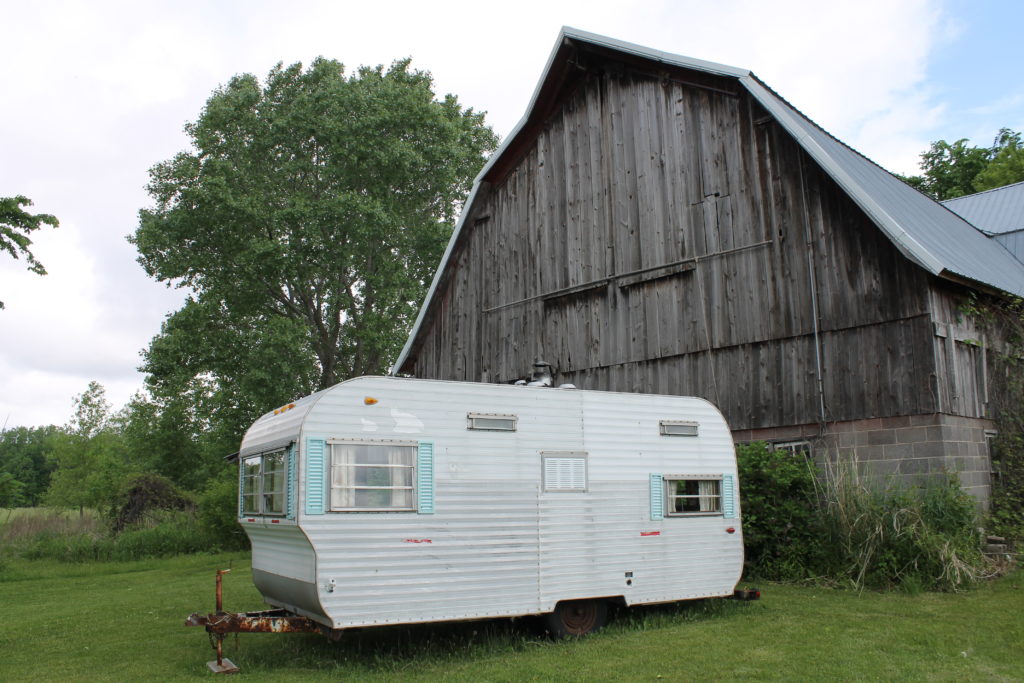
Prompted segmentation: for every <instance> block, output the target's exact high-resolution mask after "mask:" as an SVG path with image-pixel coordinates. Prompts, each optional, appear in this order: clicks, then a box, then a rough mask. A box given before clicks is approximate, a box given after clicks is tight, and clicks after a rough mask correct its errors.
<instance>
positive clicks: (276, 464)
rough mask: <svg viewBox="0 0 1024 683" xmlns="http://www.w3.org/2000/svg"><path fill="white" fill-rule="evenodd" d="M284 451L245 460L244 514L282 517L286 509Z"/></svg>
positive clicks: (243, 473)
mask: <svg viewBox="0 0 1024 683" xmlns="http://www.w3.org/2000/svg"><path fill="white" fill-rule="evenodd" d="M284 463H285V458H284V451H274V452H273V453H264V454H262V455H256V456H253V457H251V458H246V459H245V460H243V461H242V512H243V513H245V514H249V515H283V514H284V507H285V464H284Z"/></svg>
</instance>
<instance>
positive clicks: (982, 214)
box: [942, 182, 1024, 233]
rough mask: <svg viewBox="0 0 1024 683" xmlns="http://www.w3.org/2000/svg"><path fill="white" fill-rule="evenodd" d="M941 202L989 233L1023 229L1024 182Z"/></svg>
mask: <svg viewBox="0 0 1024 683" xmlns="http://www.w3.org/2000/svg"><path fill="white" fill-rule="evenodd" d="M942 204H943V205H944V206H945V207H946V208H947V209H949V210H950V211H954V212H955V213H957V214H959V215H960V216H962V217H963V218H964V219H966V220H967V221H969V222H970V223H971V225H973V226H974V227H976V228H979V229H981V230H984V231H985V232H988V233H1003V232H1012V231H1014V230H1024V182H1020V183H1014V184H1013V185H1007V186H1005V187H997V188H995V189H994V190H985V191H984V192H978V193H977V194H969V195H967V196H966V197H957V198H956V199H947V200H946V201H944V202H942Z"/></svg>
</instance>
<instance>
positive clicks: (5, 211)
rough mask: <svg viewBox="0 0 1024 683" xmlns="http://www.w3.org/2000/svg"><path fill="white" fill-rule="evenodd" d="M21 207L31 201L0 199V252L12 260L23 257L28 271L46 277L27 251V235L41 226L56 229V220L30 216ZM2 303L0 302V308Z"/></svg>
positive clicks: (41, 214)
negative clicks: (6, 254)
mask: <svg viewBox="0 0 1024 683" xmlns="http://www.w3.org/2000/svg"><path fill="white" fill-rule="evenodd" d="M23 206H32V200H31V199H29V198H28V197H25V196H23V195H17V196H15V197H0V251H6V252H7V253H8V254H10V255H11V256H13V257H14V258H19V257H20V256H24V257H25V261H26V262H28V269H29V270H30V271H32V272H33V273H38V274H39V275H46V269H45V268H44V267H43V264H42V263H40V262H39V261H37V260H36V257H35V256H33V255H32V252H31V251H29V247H30V246H32V240H31V239H30V238H29V235H30V234H32V233H33V232H35V231H36V230H38V229H39V228H40V227H42V226H43V225H51V226H53V227H57V225H58V222H57V219H56V218H55V217H53V216H51V215H50V214H48V213H37V214H31V213H29V212H28V211H25V209H23V208H22V207H23ZM3 307H4V302H2V301H0V308H3Z"/></svg>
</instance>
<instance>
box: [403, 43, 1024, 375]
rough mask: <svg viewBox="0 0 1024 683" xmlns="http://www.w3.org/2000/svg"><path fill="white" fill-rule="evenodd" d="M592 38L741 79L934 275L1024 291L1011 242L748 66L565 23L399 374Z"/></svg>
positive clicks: (1022, 269)
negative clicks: (469, 237) (918, 186)
mask: <svg viewBox="0 0 1024 683" xmlns="http://www.w3.org/2000/svg"><path fill="white" fill-rule="evenodd" d="M574 44H575V45H578V44H588V45H592V46H597V47H601V48H605V49H607V50H611V51H613V52H618V53H622V54H623V55H630V56H632V57H634V58H637V57H638V58H640V59H642V60H647V61H650V62H653V63H662V64H667V65H671V66H675V67H681V68H684V69H691V70H694V71H698V72H703V73H708V74H713V75H718V76H726V77H733V78H736V79H737V80H738V81H739V82H740V83H741V84H742V85H743V87H745V88H746V89H747V90H748V91H749V92H750V93H751V95H753V97H754V98H755V99H757V101H758V102H760V103H761V105H762V106H764V107H765V109H767V110H768V112H769V113H770V114H772V116H774V117H775V119H776V120H777V121H778V122H779V124H780V125H781V126H782V127H783V128H784V129H785V130H786V131H787V132H788V133H789V134H790V135H792V136H793V137H794V139H795V140H796V141H797V142H798V143H799V144H800V146H801V147H802V148H803V149H804V150H805V151H806V152H807V153H808V154H809V155H810V156H811V158H812V159H814V160H815V162H817V163H818V164H819V165H820V166H821V168H822V169H823V170H824V171H825V172H826V173H828V174H829V175H830V176H831V177H832V178H833V179H834V180H835V181H836V183H838V184H839V186H840V187H841V188H842V189H843V190H844V191H845V192H846V193H847V194H848V195H849V196H850V197H851V198H852V199H853V201H854V202H856V203H857V205H858V206H860V208H861V209H862V210H863V211H864V212H865V213H866V214H867V215H868V216H869V217H870V218H871V220H872V221H873V222H874V223H875V224H876V225H877V226H878V227H879V229H881V230H882V232H883V233H885V235H887V236H888V237H889V239H890V240H891V241H892V243H893V244H894V245H895V246H896V247H897V248H898V249H899V250H900V251H901V252H902V253H903V254H904V255H905V256H906V257H907V258H908V259H910V260H911V261H913V262H914V263H916V264H918V265H919V266H921V267H922V268H924V269H925V270H927V271H929V272H930V273H932V274H933V275H940V276H945V277H950V278H951V279H955V280H965V279H966V280H969V281H973V282H975V283H979V284H981V285H987V286H989V287H992V288H995V289H999V290H1003V291H1006V292H1010V293H1013V294H1016V295H1020V296H1024V263H1022V262H1021V261H1018V260H1017V259H1016V258H1014V256H1013V255H1012V254H1011V253H1010V252H1009V251H1008V250H1007V249H1006V248H1004V247H1003V245H1001V244H999V243H998V242H995V241H993V240H990V239H988V238H987V237H986V236H985V235H984V234H983V233H981V232H980V231H979V230H977V229H976V228H975V227H974V226H972V225H971V224H970V223H968V222H967V221H965V220H964V219H963V218H961V217H960V216H959V215H957V214H956V213H954V212H953V211H951V210H949V209H947V208H946V207H945V206H943V205H942V204H939V203H938V202H936V201H934V200H932V199H931V198H930V197H927V196H926V195H924V194H922V193H920V192H918V191H917V190H915V189H914V188H912V187H910V186H909V185H907V184H906V183H904V182H903V181H901V180H899V179H898V178H896V177H895V176H893V175H892V174H891V173H889V172H888V171H886V170H885V169H883V168H882V167H881V166H878V165H877V164H875V163H874V162H872V161H871V160H870V159H868V158H867V157H865V156H863V155H861V154H860V153H858V152H856V151H855V150H853V149H851V148H850V147H847V146H846V145H844V144H843V143H842V142H840V141H839V140H837V139H836V138H834V137H832V136H831V135H829V134H828V133H827V132H825V131H824V130H823V129H822V128H820V127H819V126H818V125H816V124H815V123H814V122H813V121H811V120H810V119H809V118H807V117H806V116H804V115H803V114H802V113H800V112H799V111H798V110H797V109H796V108H794V107H793V106H792V105H790V104H789V103H788V102H786V101H785V100H784V99H782V98H781V97H779V96H778V95H777V94H776V93H775V92H774V91H772V90H771V89H770V88H769V87H767V86H766V85H765V84H764V83H762V82H761V81H760V80H759V79H758V78H757V77H756V76H754V74H753V73H751V72H750V71H748V70H746V69H739V68H736V67H731V66H725V65H722V64H715V63H713V62H706V61H702V60H698V59H692V58H690V57H683V56H681V55H674V54H671V53H667V52H662V51H660V50H653V49H651V48H646V47H643V46H640V45H635V44H632V43H626V42H623V41H620V40H616V39H614V38H608V37H606V36H600V35H597V34H593V33H588V32H585V31H580V30H578V29H574V28H569V27H565V28H563V29H562V31H561V33H560V34H559V36H558V40H557V41H556V42H555V47H554V49H553V50H552V52H551V56H550V57H549V58H548V62H547V65H546V66H545V68H544V72H543V74H542V76H541V79H540V82H539V83H538V85H537V88H536V90H535V91H534V94H533V98H532V99H531V101H530V105H529V107H528V108H527V110H526V114H525V115H524V116H523V118H522V119H521V120H520V122H519V123H518V124H517V126H516V127H515V129H513V131H512V133H511V134H510V135H509V136H508V137H507V138H506V139H505V140H504V142H503V143H502V145H501V147H500V148H499V149H498V151H496V152H495V153H494V155H493V156H492V157H491V159H490V160H489V161H488V163H487V164H486V165H485V166H484V168H483V170H482V171H481V172H480V174H479V175H478V176H477V181H476V183H475V184H474V187H473V191H472V192H471V193H470V196H469V199H468V200H467V201H466V206H465V207H464V208H463V212H462V218H460V220H459V223H458V224H457V225H456V227H455V231H454V233H453V234H452V237H451V240H450V241H449V243H448V248H447V249H446V250H445V253H444V256H443V257H442V260H441V264H440V266H439V267H438V269H437V272H436V273H435V274H434V280H433V282H432V283H431V286H430V290H429V292H428V293H427V298H426V300H425V301H424V304H423V306H422V307H421V308H420V312H419V315H418V317H417V319H416V324H415V326H414V327H413V330H412V333H411V334H410V335H409V339H408V340H407V342H406V344H405V348H403V349H402V353H401V355H400V356H399V358H398V361H397V362H396V363H395V365H394V367H393V368H392V372H393V373H397V372H398V371H399V368H401V367H402V365H403V364H404V363H405V361H406V359H407V358H408V356H409V353H410V351H411V350H412V347H413V344H414V343H415V339H416V337H417V335H418V333H419V330H420V326H421V324H422V322H423V319H424V318H425V316H426V313H427V310H428V309H429V307H430V305H431V302H432V299H433V297H434V293H435V290H436V289H437V286H438V283H439V282H440V281H441V277H442V274H443V273H444V271H445V269H446V268H447V265H448V260H449V258H450V256H451V253H452V250H453V248H454V246H455V244H456V243H457V242H458V240H459V236H460V234H461V232H462V230H463V227H464V226H463V220H464V218H465V217H466V216H467V215H469V213H470V211H469V209H470V207H471V206H472V205H473V201H474V199H475V197H476V194H477V190H478V188H479V184H480V181H481V179H483V178H484V177H486V176H487V174H488V172H489V171H490V170H491V169H492V168H494V167H495V165H496V164H498V163H499V162H500V161H501V160H502V157H503V155H504V154H505V153H506V152H507V151H509V150H510V149H511V148H512V147H513V146H515V145H516V144H517V143H519V142H520V140H519V138H520V136H522V135H528V134H529V133H530V125H531V124H536V123H537V117H538V116H541V115H542V113H543V112H540V113H538V110H539V109H543V107H538V103H539V102H540V101H541V100H542V99H543V98H544V96H545V93H547V92H549V91H550V89H551V87H552V85H557V84H556V83H553V82H554V81H555V80H556V79H557V78H558V76H559V74H560V73H561V71H562V69H563V68H564V66H565V64H564V63H565V62H566V60H567V59H568V57H569V48H571V47H572V46H573V45H574Z"/></svg>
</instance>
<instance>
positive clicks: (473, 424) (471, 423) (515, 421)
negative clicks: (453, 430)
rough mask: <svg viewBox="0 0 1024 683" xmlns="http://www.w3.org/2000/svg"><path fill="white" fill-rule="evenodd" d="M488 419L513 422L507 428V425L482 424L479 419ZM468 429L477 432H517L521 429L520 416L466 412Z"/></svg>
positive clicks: (482, 420)
mask: <svg viewBox="0 0 1024 683" xmlns="http://www.w3.org/2000/svg"><path fill="white" fill-rule="evenodd" d="M487 420H491V421H498V420H502V421H506V422H511V423H512V426H511V427H510V428H507V429H506V428H505V427H495V426H493V425H491V426H482V425H481V424H478V421H480V422H481V423H482V422H486V421H487ZM466 429H471V430H473V431H476V432H516V431H519V416H518V415H512V414H508V413H466Z"/></svg>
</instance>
